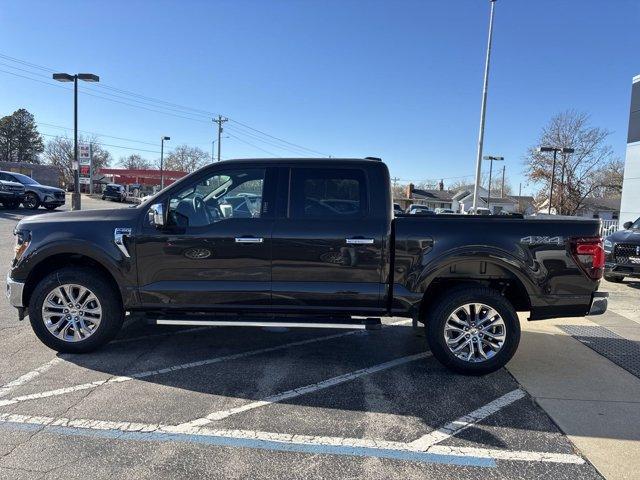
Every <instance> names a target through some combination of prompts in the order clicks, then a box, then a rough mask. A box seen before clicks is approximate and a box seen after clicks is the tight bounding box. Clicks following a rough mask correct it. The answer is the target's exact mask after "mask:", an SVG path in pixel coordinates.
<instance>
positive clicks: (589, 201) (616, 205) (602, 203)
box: [584, 197, 621, 212]
mask: <svg viewBox="0 0 640 480" xmlns="http://www.w3.org/2000/svg"><path fill="white" fill-rule="evenodd" d="M620 200H621V198H620V197H614V198H585V199H584V206H585V207H587V208H593V209H596V210H609V211H612V212H619V211H620Z"/></svg>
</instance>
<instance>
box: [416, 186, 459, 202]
mask: <svg viewBox="0 0 640 480" xmlns="http://www.w3.org/2000/svg"><path fill="white" fill-rule="evenodd" d="M412 194H413V197H412V198H415V199H417V200H433V201H436V202H451V200H452V199H453V192H452V191H450V190H420V189H418V188H414V189H413V192H412Z"/></svg>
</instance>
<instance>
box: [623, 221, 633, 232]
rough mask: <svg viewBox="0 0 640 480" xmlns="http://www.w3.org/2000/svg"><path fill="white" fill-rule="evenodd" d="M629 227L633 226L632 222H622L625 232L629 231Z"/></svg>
mask: <svg viewBox="0 0 640 480" xmlns="http://www.w3.org/2000/svg"><path fill="white" fill-rule="evenodd" d="M631 225H633V222H624V223H623V224H622V226H623V227H624V229H625V230H629V229H630V228H631Z"/></svg>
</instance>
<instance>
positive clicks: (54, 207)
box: [44, 205, 58, 210]
mask: <svg viewBox="0 0 640 480" xmlns="http://www.w3.org/2000/svg"><path fill="white" fill-rule="evenodd" d="M44 208H46V209H47V210H55V209H56V208H58V205H45V206H44Z"/></svg>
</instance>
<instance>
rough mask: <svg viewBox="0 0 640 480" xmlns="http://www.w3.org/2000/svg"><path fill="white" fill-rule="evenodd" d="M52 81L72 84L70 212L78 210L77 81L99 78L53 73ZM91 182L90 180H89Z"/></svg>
mask: <svg viewBox="0 0 640 480" xmlns="http://www.w3.org/2000/svg"><path fill="white" fill-rule="evenodd" d="M53 79H54V80H57V81H58V82H73V166H74V173H73V194H72V195H71V210H80V208H81V204H80V166H79V165H78V80H82V81H83V82H92V83H95V82H99V81H100V77H99V76H98V75H95V74H93V73H76V74H75V75H71V74H70V73H54V74H53ZM89 181H91V179H90V180H89Z"/></svg>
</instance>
